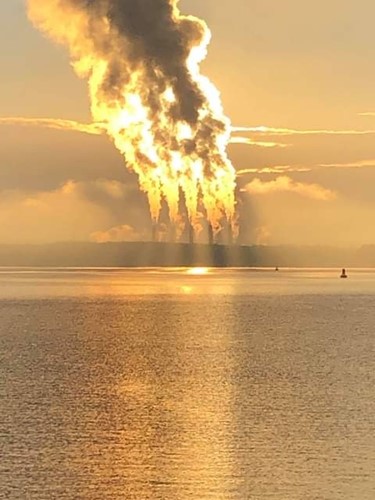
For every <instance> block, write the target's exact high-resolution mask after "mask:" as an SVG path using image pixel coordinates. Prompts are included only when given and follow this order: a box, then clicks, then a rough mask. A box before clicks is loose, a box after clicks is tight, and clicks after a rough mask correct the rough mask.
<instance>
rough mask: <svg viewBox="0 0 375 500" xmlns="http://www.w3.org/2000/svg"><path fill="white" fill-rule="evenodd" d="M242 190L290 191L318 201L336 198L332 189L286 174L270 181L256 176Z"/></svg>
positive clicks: (254, 192) (259, 193)
mask: <svg viewBox="0 0 375 500" xmlns="http://www.w3.org/2000/svg"><path fill="white" fill-rule="evenodd" d="M243 191H245V192H248V193H250V194H256V195H266V194H271V193H282V192H291V193H296V194H298V195H300V196H304V197H306V198H311V199H313V200H319V201H331V200H334V199H335V198H336V193H335V192H334V191H331V190H330V189H326V188H324V187H323V186H321V185H320V184H308V183H304V182H296V181H294V180H293V179H291V178H290V177H288V176H286V175H285V176H280V177H277V178H276V179H274V180H272V181H262V180H261V179H258V178H256V179H254V180H252V181H251V182H250V183H249V184H247V185H246V186H245V187H244V189H243Z"/></svg>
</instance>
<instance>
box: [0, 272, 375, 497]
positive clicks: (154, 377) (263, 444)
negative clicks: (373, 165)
mask: <svg viewBox="0 0 375 500" xmlns="http://www.w3.org/2000/svg"><path fill="white" fill-rule="evenodd" d="M339 271H340V270H303V271H302V270H280V272H278V273H276V272H274V271H269V270H268V271H267V270H215V271H214V270H206V269H201V270H193V271H192V270H184V269H174V270H168V271H166V270H164V271H163V270H160V269H148V270H118V269H107V270H103V269H92V270H88V269H75V270H73V269H71V270H69V269H59V270H56V269H55V270H54V269H49V270H37V269H0V498H4V499H31V500H33V499H38V500H39V499H42V500H44V499H45V500H50V499H72V500H73V499H89V500H91V499H93V500H96V499H97V500H101V499H114V500H116V499H129V500H131V499H137V500H147V499H156V500H159V499H160V500H169V499H170V500H180V499H181V500H185V499H197V500H201V499H202V500H203V499H212V500H220V499H238V500H243V499H259V500H263V499H277V500H297V499H298V500H299V499H301V500H302V499H303V500H313V499H314V500H315V499H316V500H373V499H374V498H375V418H374V415H375V361H374V335H375V293H374V292H375V273H374V272H372V271H366V270H363V271H349V279H347V280H340V279H339V274H340V272H339Z"/></svg>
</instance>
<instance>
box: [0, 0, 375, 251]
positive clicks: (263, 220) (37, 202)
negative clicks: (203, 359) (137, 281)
mask: <svg viewBox="0 0 375 500" xmlns="http://www.w3.org/2000/svg"><path fill="white" fill-rule="evenodd" d="M180 7H181V10H182V11H183V12H184V13H187V14H194V15H197V16H199V17H201V18H203V19H204V20H205V21H206V22H207V23H208V25H209V27H210V28H211V31H212V34H213V38H212V42H211V45H210V49H209V54H208V57H207V59H206V61H205V62H204V64H203V66H202V70H203V73H205V74H206V75H207V76H208V77H209V78H210V79H211V80H212V81H213V82H214V83H215V85H216V86H217V87H218V88H219V90H220V92H221V96H222V100H223V104H224V109H225V112H226V114H227V115H228V116H229V118H230V119H231V121H232V125H233V127H234V130H235V132H234V133H233V139H232V142H233V143H232V144H230V146H229V154H230V158H231V159H232V161H233V164H234V166H235V168H236V170H237V173H238V180H237V182H238V190H237V191H238V192H237V197H238V211H239V214H240V227H241V229H240V239H241V242H242V243H246V244H272V245H278V244H308V245H339V246H360V245H364V244H374V243H375V225H374V224H373V218H374V214H375V196H374V186H375V95H374V88H375V64H374V61H375V35H374V34H373V27H372V24H373V19H374V17H375V4H374V2H373V1H372V0H357V1H356V2H353V1H347V2H342V1H338V0H324V1H323V0H315V1H314V2H301V1H297V0H284V1H283V2H280V1H279V0H231V1H230V2H227V1H225V0H223V1H220V2H218V1H217V0H205V1H201V0H181V2H180ZM0 44H1V47H2V48H3V50H1V51H0V64H1V68H2V72H1V79H0V243H29V242H32V243H34V242H35V243H36V242H38V243H39V242H49V241H67V240H79V241H84V240H94V241H107V240H122V239H126V240H133V239H144V238H145V239H147V238H149V235H150V218H149V215H148V207H147V200H146V199H145V196H144V195H143V194H141V193H140V191H139V189H138V185H137V179H136V177H135V175H134V174H131V173H129V172H128V171H127V169H126V167H125V164H124V161H123V159H122V157H121V155H120V154H119V153H118V152H117V151H116V149H115V147H114V146H113V144H112V143H111V141H110V140H109V139H108V138H107V137H105V136H102V135H95V134H87V133H84V132H83V131H72V130H69V131H68V130H65V129H64V128H65V127H64V126H63V125H61V123H62V122H59V123H60V126H59V127H57V126H56V123H57V122H56V121H54V122H53V123H54V126H55V128H50V127H47V126H46V124H51V123H52V122H48V123H46V122H40V121H38V119H50V120H72V121H74V122H79V123H90V120H91V117H90V103H89V99H88V93H87V84H86V82H85V81H84V80H80V79H78V78H77V76H76V75H75V73H74V71H73V69H72V67H71V65H70V59H69V55H68V52H67V49H66V48H64V47H61V46H58V45H56V44H54V43H53V42H51V41H50V40H48V39H47V38H45V37H43V35H42V34H41V33H40V32H38V31H37V30H36V29H35V28H34V27H33V26H32V25H31V23H30V22H29V21H28V19H27V15H26V7H25V2H24V1H23V0H12V1H7V2H0ZM14 118H17V120H14Z"/></svg>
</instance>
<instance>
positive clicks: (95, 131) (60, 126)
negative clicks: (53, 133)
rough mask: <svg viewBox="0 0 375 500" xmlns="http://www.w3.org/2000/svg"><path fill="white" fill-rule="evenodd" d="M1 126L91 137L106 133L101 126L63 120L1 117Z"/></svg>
mask: <svg viewBox="0 0 375 500" xmlns="http://www.w3.org/2000/svg"><path fill="white" fill-rule="evenodd" d="M0 125H21V126H32V127H42V128H51V129H55V130H62V131H69V132H81V133H84V134H90V135H101V134H103V133H104V132H105V128H104V127H103V126H102V125H100V124H95V123H80V122H77V121H74V120H62V119H59V118H24V117H20V116H15V117H3V118H1V117H0Z"/></svg>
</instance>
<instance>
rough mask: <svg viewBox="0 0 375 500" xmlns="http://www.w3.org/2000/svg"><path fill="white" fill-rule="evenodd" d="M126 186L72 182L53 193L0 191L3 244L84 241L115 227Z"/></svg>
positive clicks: (105, 180) (102, 180) (97, 182)
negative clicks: (115, 211) (117, 205)
mask: <svg viewBox="0 0 375 500" xmlns="http://www.w3.org/2000/svg"><path fill="white" fill-rule="evenodd" d="M124 196H125V187H124V186H123V185H122V184H121V183H119V182H117V181H112V180H107V179H99V180H97V181H95V182H94V181H92V182H75V181H68V182H65V183H64V184H63V185H61V186H60V187H58V188H57V189H54V190H51V191H36V192H28V191H22V190H3V191H0V243H40V242H42V243H43V242H54V241H68V240H69V241H70V240H76V241H84V240H88V239H89V238H90V235H91V234H93V233H95V232H97V231H100V230H102V228H106V227H111V226H112V225H113V224H114V223H116V220H115V219H114V214H113V210H112V208H113V206H114V205H115V203H117V202H118V200H119V199H120V197H121V198H124Z"/></svg>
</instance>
